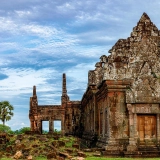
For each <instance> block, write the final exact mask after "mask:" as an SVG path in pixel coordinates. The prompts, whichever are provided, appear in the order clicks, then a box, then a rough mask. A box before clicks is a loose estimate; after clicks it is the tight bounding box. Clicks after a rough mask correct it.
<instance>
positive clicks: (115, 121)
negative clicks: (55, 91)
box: [30, 13, 160, 153]
mask: <svg viewBox="0 0 160 160" xmlns="http://www.w3.org/2000/svg"><path fill="white" fill-rule="evenodd" d="M30 102H31V103H30V121H31V128H32V130H37V129H38V130H40V131H41V121H42V120H44V119H48V120H51V122H52V120H54V118H55V117H56V119H61V120H62V130H64V132H65V133H69V132H70V133H71V132H73V130H75V129H73V126H74V127H75V126H77V129H78V128H81V132H82V133H83V134H82V138H84V139H90V138H91V137H97V144H96V145H97V146H99V147H102V148H104V149H105V150H106V152H108V153H109V152H112V151H117V152H118V151H127V152H134V151H137V150H138V146H139V145H142V146H143V145H146V144H148V145H151V146H154V145H157V144H159V143H160V31H159V30H158V28H157V27H156V26H155V25H154V24H153V23H152V22H151V20H150V18H149V17H148V15H147V14H146V13H143V15H142V16H141V18H140V20H139V22H138V23H137V25H136V26H135V27H134V28H133V31H132V32H131V35H130V37H128V38H127V39H119V40H118V41H117V42H116V44H115V45H114V46H113V47H112V48H111V49H110V50H109V55H108V56H106V55H102V56H101V57H100V61H99V62H97V63H96V64H95V69H94V70H90V71H89V72H88V87H87V90H86V92H85V93H84V95H83V97H82V100H81V101H76V102H74V101H70V100H69V97H68V96H67V92H66V85H65V76H64V77H63V92H62V104H61V106H38V102H37V96H36V91H35V87H34V90H33V97H31V99H30ZM52 113H53V114H52ZM73 117H74V118H73ZM73 119H75V121H73ZM51 122H50V124H51ZM50 126H52V124H51V125H50ZM50 130H51V131H52V127H50Z"/></svg>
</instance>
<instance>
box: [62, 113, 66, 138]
mask: <svg viewBox="0 0 160 160" xmlns="http://www.w3.org/2000/svg"><path fill="white" fill-rule="evenodd" d="M61 132H62V135H64V134H65V130H64V114H62V119H61Z"/></svg>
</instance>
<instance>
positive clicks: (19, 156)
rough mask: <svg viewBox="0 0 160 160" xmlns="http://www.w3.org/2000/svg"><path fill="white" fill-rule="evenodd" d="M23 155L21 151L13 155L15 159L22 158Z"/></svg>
mask: <svg viewBox="0 0 160 160" xmlns="http://www.w3.org/2000/svg"><path fill="white" fill-rule="evenodd" d="M22 156H23V154H22V152H21V151H17V152H16V154H15V155H14V156H13V158H14V159H20V158H21V157H22Z"/></svg>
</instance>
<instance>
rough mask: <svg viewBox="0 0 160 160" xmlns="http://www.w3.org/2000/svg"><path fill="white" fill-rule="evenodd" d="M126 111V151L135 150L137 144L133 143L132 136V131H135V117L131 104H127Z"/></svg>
mask: <svg viewBox="0 0 160 160" xmlns="http://www.w3.org/2000/svg"><path fill="white" fill-rule="evenodd" d="M127 108H128V112H129V145H128V146H127V151H131V152H132V151H136V150H137V146H136V143H135V138H134V133H135V132H134V131H135V127H136V126H134V125H135V123H136V122H134V120H135V117H136V115H135V114H133V106H132V104H127Z"/></svg>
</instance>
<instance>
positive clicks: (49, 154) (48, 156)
mask: <svg viewBox="0 0 160 160" xmlns="http://www.w3.org/2000/svg"><path fill="white" fill-rule="evenodd" d="M56 156H57V154H56V152H51V153H48V154H47V159H51V158H56Z"/></svg>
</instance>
